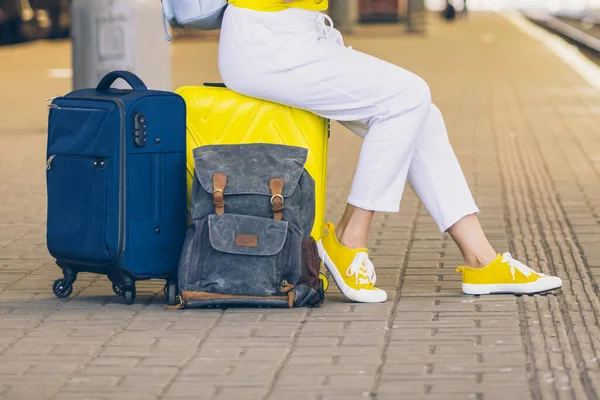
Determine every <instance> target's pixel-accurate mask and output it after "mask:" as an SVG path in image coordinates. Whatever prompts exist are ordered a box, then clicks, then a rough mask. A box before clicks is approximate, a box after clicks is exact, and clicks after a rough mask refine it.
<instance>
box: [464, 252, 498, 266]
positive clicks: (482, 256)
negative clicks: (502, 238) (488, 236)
mask: <svg viewBox="0 0 600 400" xmlns="http://www.w3.org/2000/svg"><path fill="white" fill-rule="evenodd" d="M464 259H465V265H466V266H467V267H471V268H483V267H485V266H486V265H488V264H489V263H491V262H492V261H494V260H495V259H496V252H494V251H493V250H490V251H485V252H481V253H478V254H469V255H465V256H464Z"/></svg>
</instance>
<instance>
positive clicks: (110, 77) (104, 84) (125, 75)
mask: <svg viewBox="0 0 600 400" xmlns="http://www.w3.org/2000/svg"><path fill="white" fill-rule="evenodd" d="M119 78H121V79H123V80H124V81H125V82H127V83H128V84H129V86H131V87H132V88H133V90H134V91H142V90H148V87H146V85H145V84H144V82H142V80H141V79H140V78H138V77H137V75H135V74H134V73H131V72H129V71H112V72H109V73H108V74H106V75H104V78H102V79H101V80H100V83H98V86H97V87H96V90H98V91H101V90H108V89H110V85H112V84H113V83H114V82H115V81H116V80H117V79H119Z"/></svg>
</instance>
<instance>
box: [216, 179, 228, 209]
mask: <svg viewBox="0 0 600 400" xmlns="http://www.w3.org/2000/svg"><path fill="white" fill-rule="evenodd" d="M225 185H227V175H225V174H214V175H213V204H214V205H215V213H217V215H223V213H224V212H225V196H224V195H223V191H224V190H225Z"/></svg>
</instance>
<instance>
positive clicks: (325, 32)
mask: <svg viewBox="0 0 600 400" xmlns="http://www.w3.org/2000/svg"><path fill="white" fill-rule="evenodd" d="M326 21H327V22H329V25H327V24H326ZM317 29H319V34H320V36H321V39H325V40H331V39H333V40H334V41H335V42H336V43H337V44H339V45H341V46H344V38H343V37H342V35H341V33H340V32H338V31H337V29H335V28H334V27H333V20H332V19H331V18H330V17H329V15H327V14H323V13H318V14H317ZM332 36H333V37H332ZM347 47H348V48H349V49H352V46H347Z"/></svg>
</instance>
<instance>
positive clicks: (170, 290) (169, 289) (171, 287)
mask: <svg viewBox="0 0 600 400" xmlns="http://www.w3.org/2000/svg"><path fill="white" fill-rule="evenodd" d="M163 292H164V293H165V297H166V298H167V302H168V304H169V305H170V306H174V305H175V304H176V303H177V281H171V280H168V281H167V283H166V284H165V287H164V289H163Z"/></svg>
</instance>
